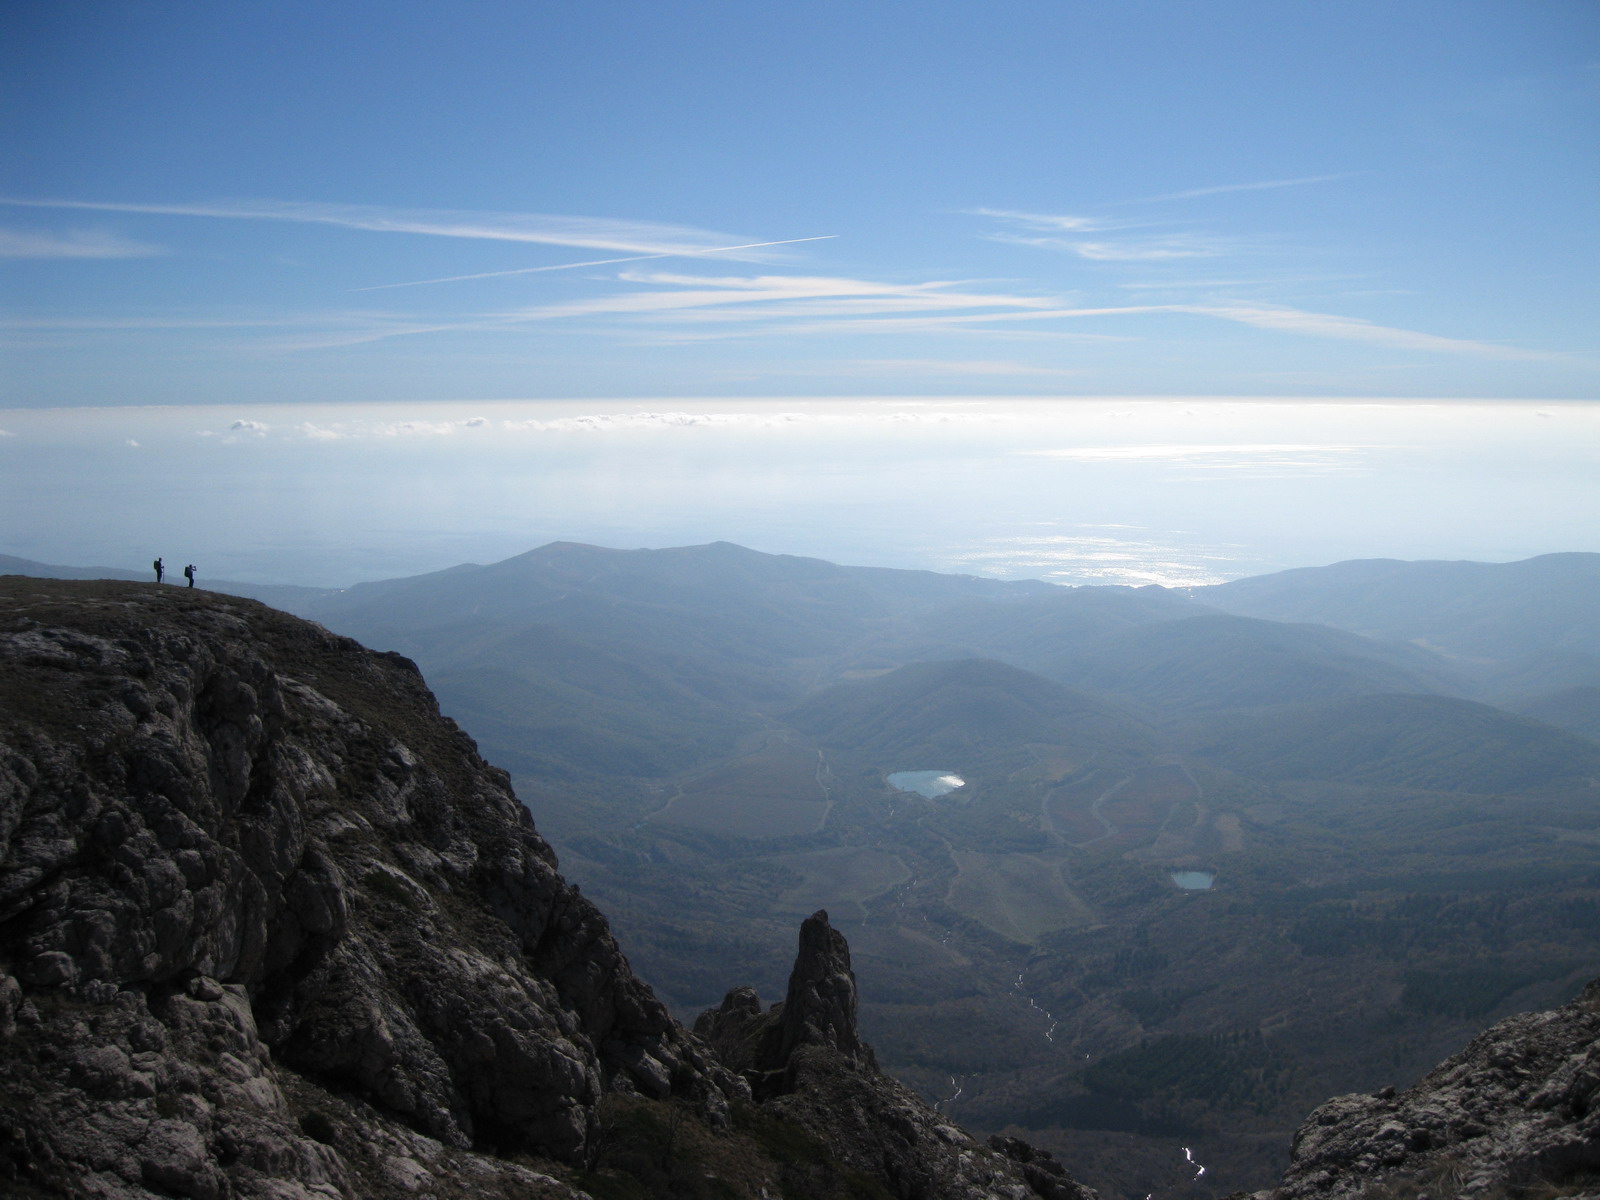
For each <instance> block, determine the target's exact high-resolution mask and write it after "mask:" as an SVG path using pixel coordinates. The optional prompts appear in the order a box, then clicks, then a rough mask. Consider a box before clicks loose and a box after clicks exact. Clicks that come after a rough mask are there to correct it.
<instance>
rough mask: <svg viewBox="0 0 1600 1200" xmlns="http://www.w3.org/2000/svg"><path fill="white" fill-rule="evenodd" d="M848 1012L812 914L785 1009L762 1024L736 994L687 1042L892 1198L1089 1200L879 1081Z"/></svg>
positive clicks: (1009, 1148)
mask: <svg viewBox="0 0 1600 1200" xmlns="http://www.w3.org/2000/svg"><path fill="white" fill-rule="evenodd" d="M856 1003H857V1001H856V979H855V972H854V971H853V970H852V969H851V966H850V947H849V945H848V944H847V943H846V942H845V939H844V936H843V935H842V934H841V933H839V931H838V930H836V929H834V928H833V927H832V926H831V925H830V924H829V923H828V914H827V913H825V912H817V913H813V914H812V915H811V916H810V917H808V918H806V920H805V922H804V923H803V924H802V925H801V927H800V946H799V952H798V954H797V955H796V957H795V964H794V970H793V971H792V972H791V973H790V976H789V987H788V992H787V995H786V996H785V998H784V1000H783V1002H782V1003H780V1004H774V1005H773V1006H772V1007H771V1008H770V1009H768V1010H766V1011H765V1012H763V1011H762V1008H761V1000H760V997H759V996H758V995H757V994H756V992H755V989H753V988H749V987H741V988H735V989H734V990H733V991H731V992H729V993H728V994H727V996H726V997H725V998H724V999H723V1002H722V1004H721V1006H720V1007H718V1008H714V1009H709V1010H707V1011H706V1012H704V1013H702V1014H700V1017H699V1019H697V1020H696V1021H695V1032H696V1033H697V1034H699V1035H700V1036H701V1037H702V1038H704V1039H705V1040H706V1042H707V1043H708V1044H709V1045H710V1046H711V1047H712V1048H713V1050H714V1051H715V1052H716V1054H717V1056H718V1058H720V1059H721V1060H722V1062H723V1064H724V1065H725V1066H727V1067H729V1068H730V1069H732V1070H735V1071H737V1072H738V1073H739V1074H740V1076H741V1077H742V1078H743V1079H745V1080H746V1081H747V1082H748V1083H749V1085H750V1087H751V1090H752V1092H753V1093H754V1094H755V1095H756V1096H757V1097H759V1098H761V1099H762V1100H763V1104H764V1108H765V1109H766V1110H767V1111H769V1112H772V1113H778V1114H782V1115H783V1116H786V1117H789V1118H791V1119H792V1120H794V1121H795V1122H797V1123H798V1124H799V1125H800V1126H802V1127H803V1128H805V1129H806V1130H808V1131H810V1133H811V1134H812V1135H813V1136H814V1137H815V1138H816V1140H817V1141H818V1142H819V1143H821V1144H824V1145H826V1146H827V1147H828V1149H829V1153H830V1154H831V1155H832V1157H833V1159H834V1161H835V1162H836V1163H837V1164H838V1165H840V1166H842V1167H843V1168H844V1169H845V1170H846V1171H849V1172H854V1173H856V1174H858V1175H860V1176H862V1177H865V1178H872V1177H879V1178H882V1179H884V1180H886V1182H887V1183H888V1184H889V1186H890V1188H891V1193H892V1194H893V1195H896V1196H903V1197H917V1198H919V1200H922V1198H926V1200H945V1198H948V1200H957V1198H959V1197H977V1196H1013V1195H1014V1196H1018V1197H1021V1196H1026V1195H1030V1194H1032V1195H1038V1196H1042V1197H1046V1198H1048V1200H1094V1196H1095V1193H1094V1192H1093V1191H1091V1190H1090V1189H1088V1188H1085V1187H1082V1186H1081V1185H1079V1184H1077V1183H1076V1182H1075V1181H1073V1179H1072V1178H1071V1177H1070V1176H1069V1175H1068V1174H1067V1173H1066V1171H1065V1170H1064V1169H1063V1168H1062V1167H1061V1166H1060V1165H1059V1164H1058V1163H1056V1162H1055V1160H1054V1159H1053V1158H1051V1156H1050V1155H1049V1154H1047V1153H1045V1152H1044V1151H1040V1150H1036V1149H1034V1148H1033V1147H1032V1146H1029V1145H1027V1144H1026V1143H1025V1142H1021V1141H1018V1140H1017V1139H1015V1138H996V1139H992V1140H991V1143H990V1144H989V1145H988V1146H983V1145H979V1144H978V1143H977V1142H975V1141H973V1139H972V1138H970V1137H969V1136H967V1134H965V1133H964V1132H963V1131H962V1130H960V1129H959V1128H957V1127H956V1126H955V1125H953V1124H951V1123H950V1122H949V1121H947V1120H946V1119H945V1118H944V1117H943V1116H942V1115H941V1114H939V1113H938V1112H937V1111H935V1110H934V1109H932V1108H929V1107H928V1106H927V1105H926V1104H925V1103H923V1102H922V1100H920V1099H919V1098H918V1097H916V1096H915V1095H914V1094H912V1093H911V1092H910V1091H909V1090H908V1089H906V1088H905V1087H903V1086H901V1085H900V1084H899V1083H897V1082H896V1081H894V1080H893V1079H891V1078H889V1077H888V1076H886V1075H884V1074H882V1073H881V1072H880V1071H879V1070H878V1066H877V1062H876V1059H875V1058H874V1056H873V1053H872V1049H871V1047H869V1046H868V1045H866V1043H864V1042H863V1041H862V1040H861V1035H860V1032H859V1030H858V1029H857V1027H856Z"/></svg>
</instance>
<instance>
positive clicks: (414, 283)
mask: <svg viewBox="0 0 1600 1200" xmlns="http://www.w3.org/2000/svg"><path fill="white" fill-rule="evenodd" d="M838 236H839V235H838V234H837V233H824V234H822V235H821V236H820V237H803V238H785V239H783V240H782V241H778V242H746V243H745V244H744V245H743V246H712V247H710V248H708V249H705V250H674V251H673V252H671V253H670V254H632V255H629V256H628V257H627V258H596V259H593V260H591V261H589V262H575V263H556V264H554V265H553V266H548V267H519V268H517V269H516V270H514V271H483V272H481V273H479V274H477V275H444V276H441V277H440V278H438V279H413V280H411V281H409V282H407V283H376V284H373V285H372V286H371V287H358V288H351V289H350V290H351V291H352V292H381V291H383V290H385V289H386V288H403V287H421V286H422V285H423V284H425V283H459V282H461V281H462V280H463V279H494V278H496V277H497V276H501V275H532V274H534V273H535V272H538V271H570V270H573V269H574V268H576V267H605V266H610V265H611V264H612V263H625V262H644V261H646V260H647V259H652V258H695V257H699V256H702V255H706V254H727V253H728V252H730V251H733V250H758V249H760V248H761V247H762V246H792V245H794V244H795V243H796V242H825V241H827V240H828V239H829V238H836V237H838Z"/></svg>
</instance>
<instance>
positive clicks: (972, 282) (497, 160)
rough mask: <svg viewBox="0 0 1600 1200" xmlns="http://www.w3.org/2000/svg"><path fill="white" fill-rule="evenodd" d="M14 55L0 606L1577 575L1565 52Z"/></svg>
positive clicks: (808, 38)
mask: <svg viewBox="0 0 1600 1200" xmlns="http://www.w3.org/2000/svg"><path fill="white" fill-rule="evenodd" d="M3 19H4V21H5V25H6V30H5V33H6V36H5V37H4V38H0V63H3V71H0V114H3V115H0V121H3V125H0V131H3V132H0V137H3V145H0V504H3V506H4V507H3V510H0V511H3V513H4V514H5V515H6V516H7V517H8V518H9V519H8V520H7V521H6V522H5V523H4V524H0V553H16V554H24V555H26V556H28V557H35V558H43V559H46V560H47V561H58V562H87V561H98V562H103V563H104V562H111V561H113V558H114V556H118V555H120V557H115V558H114V561H116V562H124V561H126V562H134V563H138V562H144V561H148V559H149V558H150V557H151V554H149V553H146V552H145V549H144V547H143V546H140V547H138V548H137V549H136V548H135V547H134V546H133V544H132V543H133V542H135V541H137V540H139V539H140V538H141V536H144V533H147V534H148V538H149V540H157V539H158V538H159V540H161V544H162V545H164V546H166V547H167V551H166V552H167V553H170V554H173V555H176V556H179V557H183V558H185V559H187V558H191V557H195V556H200V557H203V558H204V559H205V561H206V563H207V564H208V566H210V565H229V569H230V570H232V571H233V573H235V574H240V573H246V572H248V573H250V574H253V575H254V576H255V577H257V578H263V579H265V578H269V577H275V578H290V577H294V578H297V579H299V580H300V581H304V582H346V581H349V579H352V578H356V577H362V578H372V577H375V576H380V575H383V574H396V573H400V572H401V571H403V570H421V569H428V568H430V567H436V566H444V565H448V564H449V563H451V562H455V561H460V560H462V559H466V558H477V559H479V560H483V559H486V558H492V557H494V556H496V555H498V554H501V553H507V554H509V553H514V552H516V551H517V550H520V549H525V548H527V546H529V545H533V544H536V543H537V542H538V541H539V540H548V538H550V537H561V536H568V537H583V538H587V539H591V540H605V541H608V542H610V543H611V544H665V543H666V542H670V541H694V540H711V539H712V538H716V537H732V538H734V539H735V540H745V541H747V542H749V543H750V544H752V545H756V546H758V548H762V549H773V550H797V551H801V552H806V553H818V554H823V555H824V556H828V555H833V556H835V557H848V558H851V559H852V560H853V561H883V562H891V561H892V562H894V563H895V564H896V565H925V566H939V567H942V568H945V569H984V570H992V571H993V572H994V573H1009V574H1016V573H1019V572H1021V573H1030V572H1031V573H1036V574H1046V575H1050V574H1052V573H1059V577H1060V578H1062V579H1063V580H1065V581H1074V580H1076V581H1084V580H1092V579H1102V578H1123V579H1126V580H1127V581H1130V582H1139V581H1149V580H1166V581H1176V582H1182V581H1191V582H1192V581H1196V580H1201V579H1204V578H1211V577H1226V576H1229V575H1236V574H1240V573H1244V572H1246V571H1248V570H1262V569H1272V568H1274V567H1277V566H1288V565H1305V564H1308V563H1313V562H1318V561H1327V560H1328V559H1329V558H1332V557H1336V556H1345V557H1348V556H1352V555H1355V554H1360V553H1364V552H1365V553H1394V554H1396V555H1400V556H1408V557H1426V556H1430V555H1443V554H1448V555H1456V556H1462V557H1474V556H1475V557H1490V558H1509V557H1516V556H1518V555H1522V554H1529V553H1538V552H1543V551H1545V550H1552V549H1600V544H1593V545H1591V544H1589V542H1592V540H1593V537H1594V536H1595V535H1594V534H1592V533H1587V532H1586V531H1590V530H1594V529H1595V528H1596V527H1600V520H1596V519H1595V518H1596V517H1597V516H1600V483H1596V482H1591V481H1593V480H1595V479H1597V478H1600V424H1597V422H1596V417H1597V414H1600V319H1597V316H1600V313H1597V308H1600V305H1597V304H1596V293H1597V290H1600V270H1596V263H1597V261H1600V255H1597V253H1596V251H1597V249H1600V245H1597V243H1600V211H1597V208H1600V206H1597V202H1596V197H1597V196H1600V137H1597V134H1600V6H1596V5H1595V4H1594V3H1592V0H1514V2H1499V0H1448V2H1440V3H1434V2H1430V0H1402V2H1396V0H1382V2H1372V3H1368V2H1364V0H1347V2H1342V3H1339V4H1314V3H1300V2H1290V0H1276V2H1273V3H1237V2H1233V3H1230V2H1227V0H1215V2H1208V3H1204V4H1199V3H1193V2H1190V0H1184V2H1181V3H1180V2H1154V0H1147V2H1140V0H1127V2H1119V3H1115V4H1108V3H1101V2H1096V3H1077V2H1066V0H1061V2H1056V3H1007V2H987V3H978V2H976V0H974V2H968V3H950V2H940V0H927V2H923V3H918V4H909V3H906V4H901V3H865V4H864V3H860V2H859V0H857V2H854V3H831V2H821V3H796V4H787V5H777V4H764V3H751V2H748V0H745V2H740V3H725V4H724V3H674V4H666V5H663V4H659V3H655V4H645V3H612V2H606V0H596V2H593V3H584V4H553V3H546V4H531V3H524V2H519V3H495V2H485V3H466V4H459V5H453V6H448V7H447V6H443V5H438V4H418V3H411V2H408V0H388V2H386V3H381V4H378V3H370V4H369V3H346V2H336V0H335V2H328V0H323V2H321V3H315V4H312V3H299V2H296V0H284V2H279V3H274V4H272V5H249V4H215V3H190V2H187V0H164V2H162V3H144V2H141V3H124V2H114V0H113V2H103V3H94V4H68V5H63V4H58V3H51V2H45V0H18V2H16V3H13V4H12V5H10V6H9V7H8V9H7V12H6V15H5V17H4V18H3ZM1150 397H1167V398H1172V397H1179V398H1187V399H1165V400H1152V399H1142V400H1141V399H1140V398H1150ZM1025 398H1032V402H1033V404H1034V406H1035V407H1034V408H1032V409H1029V410H1026V415H1025V416H1024V415H1019V414H1020V413H1023V412H1024V410H1022V409H1017V408H1016V407H1015V404H1016V402H1017V401H1018V400H1020V399H1025ZM1196 398H1198V399H1200V400H1206V401H1207V403H1208V404H1210V405H1211V406H1210V407H1206V406H1204V405H1202V406H1200V407H1198V408H1197V407H1196V406H1195V404H1193V403H1190V401H1192V400H1195V399H1196ZM1230 398H1233V399H1243V400H1250V401H1258V402H1259V403H1254V404H1245V405H1243V406H1242V407H1239V406H1233V407H1230V405H1231V404H1233V399H1230ZM1123 401H1129V402H1133V401H1139V402H1140V403H1143V404H1145V405H1146V407H1145V408H1144V409H1143V410H1142V411H1143V413H1144V414H1145V415H1144V416H1143V417H1141V418H1140V419H1139V420H1138V421H1124V420H1122V419H1121V418H1120V417H1115V418H1113V417H1112V416H1108V415H1107V414H1118V413H1122V412H1124V411H1125V410H1126V406H1125V405H1123ZM1323 401H1331V402H1333V406H1332V407H1329V406H1328V405H1327V404H1324V403H1322V402H1323ZM830 402H831V403H833V404H834V407H832V408H829V407H828V404H829V403H830ZM896 403H899V404H900V407H899V408H898V409H894V410H893V411H891V409H892V407H893V405H894V404H896ZM952 404H953V405H956V406H957V408H958V409H959V412H960V414H964V415H963V416H962V418H961V420H954V419H953V418H952V412H954V411H956V410H952V409H950V408H949V406H950V405H952ZM1485 404H1488V405H1489V407H1487V408H1485V407H1482V406H1483V405H1485ZM518 405H523V406H524V407H523V408H519V407H517V406H518ZM541 405H542V406H544V410H548V411H543V410H539V406H541ZM839 405H845V407H844V408H840V407H839ZM851 405H853V407H850V406H851ZM885 405H889V406H890V408H885V407H884V406H885ZM1297 405H1298V406H1299V407H1297ZM1474 405H1478V406H1479V407H1477V408H1474V407H1473V406H1474ZM363 406H365V409H363ZM530 406H531V407H530ZM818 406H820V407H818ZM1008 406H1009V407H1008ZM1407 406H1412V407H1411V408H1410V409H1408V408H1407ZM536 410H539V411H536ZM785 411H789V412H799V413H801V414H803V415H805V419H803V420H797V421H793V422H785V421H769V420H768V418H770V417H772V416H773V415H774V414H778V413H782V412H785ZM985 412H990V413H994V414H998V416H997V418H996V419H997V420H998V421H999V425H998V426H996V428H998V429H1002V430H1004V431H1005V432H1004V433H1002V434H996V435H995V436H994V437H991V438H987V439H979V443H981V445H980V444H979V443H975V442H973V441H972V440H971V438H970V430H971V429H974V428H977V427H978V426H977V425H975V424H972V422H978V423H980V424H981V420H982V419H983V414H984V413H985ZM886 413H887V414H888V416H886V415H885V414H886ZM186 414H187V415H186ZM819 414H820V416H819ZM1196 414H1200V415H1201V417H1203V418H1204V419H1203V420H1202V419H1200V418H1198V417H1197V416H1196ZM1219 414H1220V415H1219ZM1486 414H1487V415H1486ZM730 416H731V417H735V418H737V419H732V420H730V419H726V418H730ZM813 417H817V419H816V420H813V419H812V418H813ZM890 418H892V419H890ZM924 418H926V419H925V420H924ZM947 418H951V419H947ZM472 421H479V422H481V423H479V424H468V422H472ZM1108 421H1109V422H1110V423H1109V424H1108V423H1107V422H1108ZM563 422H569V423H570V422H575V423H576V424H563ZM964 422H966V423H964ZM913 428H915V429H918V430H921V431H922V432H921V433H919V434H918V435H917V436H916V437H910V436H909V434H908V431H909V430H911V429H913ZM489 429H492V430H494V431H495V433H496V437H497V438H498V440H497V441H495V442H494V443H493V446H492V447H491V446H490V444H489V442H488V441H487V440H486V438H485V437H483V436H480V435H482V434H483V432H484V431H485V430H489ZM776 429H785V430H789V431H790V432H791V433H793V432H794V431H795V430H801V429H804V430H810V431H812V432H810V433H807V434H805V435H804V436H801V435H799V434H796V435H795V436H792V437H789V438H788V439H787V440H786V441H785V440H783V439H782V438H781V437H779V435H777V434H775V433H774V432H773V431H774V430H776ZM818 429H825V430H827V431H829V432H828V433H827V436H821V435H817V434H816V433H815V431H816V430H818ZM846 431H848V433H846ZM933 431H937V432H936V433H935V432H933ZM1197 431H1198V432H1197ZM584 439H587V440H584ZM1474 439H1477V440H1476V441H1474ZM975 446H976V447H977V449H976V450H974V449H973V448H974V447H975ZM424 447H430V449H424ZM1285 447H1289V448H1290V449H1289V450H1287V451H1286V450H1285V449H1284V448H1285ZM969 451H970V452H969ZM1039 451H1047V452H1048V454H1045V455H1043V456H1041V455H1040V454H1039V453H1038V452H1039ZM1051 455H1053V456H1054V457H1051ZM874 463H876V464H880V466H879V467H878V468H876V469H869V467H867V466H864V465H863V464H874ZM534 464H537V466H536V467H535V466H534ZM1330 464H1333V465H1331V466H1330ZM536 471H537V476H536V474H535V472H536ZM179 476H181V482H180V481H179V479H178V478H177V477H179ZM151 478H156V479H160V480H162V481H163V486H162V487H160V488H155V489H151V490H149V491H141V490H140V488H139V481H141V480H144V479H151ZM1225 478H1226V479H1228V480H1232V481H1234V482H1236V483H1238V485H1239V486H1237V487H1235V486H1233V483H1230V484H1228V485H1227V486H1221V485H1220V484H1218V482H1217V481H1219V480H1222V479H1225ZM469 479H470V480H471V481H472V482H471V485H470V486H468V484H467V483H466V481H468V480H469ZM352 480H360V481H362V482H361V483H360V484H359V485H354V484H352V483H351V482H350V481H352ZM1268 480H1270V481H1272V482H1271V483H1270V484H1269V483H1267V482H1263V481H1268ZM553 481H559V486H558V484H557V483H556V482H553ZM887 481H893V482H892V484H891V483H890V482H887ZM1203 481H1210V482H1208V483H1206V485H1205V486H1204V487H1202V486H1201V483H1202V482H1203ZM1252 481H1254V482H1252ZM1090 482H1092V483H1093V485H1094V486H1093V487H1092V488H1091V487H1090V486H1089V483H1090ZM1263 489H1265V490H1263ZM1330 489H1331V490H1330ZM953 496H957V497H962V500H961V501H960V503H955V502H953V501H951V500H950V497H953ZM574 497H584V498H586V500H585V502H583V503H579V502H577V501H575V500H574V499H573V498H574ZM1418 497H1422V499H1421V500H1418V499H1417V498H1418ZM1408 498H1409V499H1408ZM424 500H426V501H427V503H426V505H424V504H423V503H422V502H423V501H424ZM863 505H866V506H869V507H870V508H871V517H870V519H867V520H863V519H861V518H860V517H859V516H857V515H855V514H858V513H859V512H860V511H861V507H862V506H863ZM1089 509H1093V510H1094V511H1093V512H1092V513H1091V512H1089V511H1088V510H1089ZM201 510H204V519H203V520H202V519H200V518H198V517H197V516H196V514H197V513H198V512H200V511H201ZM1119 512H1120V513H1121V515H1123V516H1126V517H1127V518H1128V519H1126V520H1121V519H1119ZM1552 512H1556V513H1559V514H1561V519H1560V520H1554V521H1552V520H1550V519H1549V515H1550V514H1551V513H1552ZM1330 513H1336V514H1337V515H1338V519H1337V521H1330V519H1329V516H1330ZM1041 522H1042V523H1045V524H1046V525H1048V528H1049V530H1053V532H1047V533H1046V534H1044V535H1041V536H1044V537H1045V538H1046V541H1047V543H1048V545H1046V547H1045V549H1044V550H1041V551H1040V553H1039V554H1036V555H1033V556H1032V557H1030V555H1029V553H1020V552H1016V548H1017V547H1019V546H1026V545H1032V544H1035V543H1030V542H1029V541H1028V540H1027V539H1029V538H1031V537H1034V536H1035V533H1036V532H1037V527H1040V523H1041ZM1334 525H1338V527H1339V535H1338V536H1337V537H1333V536H1332V535H1331V530H1332V528H1333V526H1334ZM1122 527H1125V530H1126V532H1125V535H1124V534H1115V535H1113V534H1106V535H1104V537H1102V534H1101V533H1097V532H1094V530H1096V529H1112V528H1122ZM1307 528H1314V529H1315V530H1316V531H1317V536H1306V535H1305V534H1304V533H1303V532H1297V530H1299V531H1303V530H1305V529H1307ZM269 530H270V538H268V537H267V531H269ZM141 531H144V533H142V532H141ZM202 531H203V532H202ZM1030 531H1031V532H1030ZM1118 538H1120V539H1121V541H1118V540H1117V539H1118ZM185 539H187V541H185ZM1049 539H1056V540H1055V541H1049ZM1096 539H1101V541H1106V540H1107V539H1109V540H1110V541H1111V542H1116V544H1115V545H1111V546H1110V547H1109V548H1106V547H1104V546H1101V542H1100V541H1096ZM1586 539H1587V540H1586ZM180 544H181V545H188V546H189V547H190V549H179V548H178V546H179V545H180ZM1039 544H1041V545H1044V543H1039ZM1097 546H1101V548H1099V549H1096V547H1097ZM357 547H360V549H357ZM1050 547H1054V549H1050ZM1073 547H1078V548H1079V550H1081V551H1082V553H1081V555H1079V557H1078V558H1073V557H1072V556H1073V555H1074V554H1077V553H1078V551H1077V550H1073ZM380 548H381V549H380ZM1008 548H1009V549H1008ZM1058 551H1059V554H1058ZM1030 553H1031V552H1030ZM1052 555H1056V557H1052ZM1062 556H1064V557H1062ZM1119 556H1120V557H1119ZM1106 562H1113V563H1119V562H1120V563H1122V564H1123V566H1121V567H1118V568H1116V569H1115V570H1113V572H1112V574H1111V575H1110V576H1106V575H1105V574H1104V572H1103V571H1102V569H1101V568H1102V566H1103V565H1104V563H1106ZM1062 564H1066V565H1065V566H1063V565H1062ZM1097 564H1099V565H1097ZM1208 564H1209V565H1208ZM1219 564H1220V565H1219ZM1116 570H1120V571H1122V574H1121V575H1117V574H1116ZM341 572H345V573H346V574H343V575H342V574H341Z"/></svg>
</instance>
